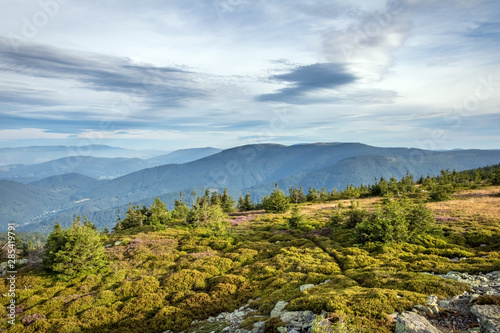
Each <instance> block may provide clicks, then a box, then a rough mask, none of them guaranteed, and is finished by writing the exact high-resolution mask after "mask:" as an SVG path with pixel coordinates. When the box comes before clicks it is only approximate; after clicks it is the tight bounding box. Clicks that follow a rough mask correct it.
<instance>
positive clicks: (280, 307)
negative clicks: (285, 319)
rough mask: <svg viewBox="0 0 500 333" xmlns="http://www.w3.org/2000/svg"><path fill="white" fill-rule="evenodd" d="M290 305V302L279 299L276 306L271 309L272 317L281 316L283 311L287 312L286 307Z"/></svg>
mask: <svg viewBox="0 0 500 333" xmlns="http://www.w3.org/2000/svg"><path fill="white" fill-rule="evenodd" d="M287 305H288V302H284V301H279V302H278V303H276V305H275V306H274V309H273V310H272V311H271V317H280V316H281V314H282V313H283V312H285V307H286V306H287Z"/></svg>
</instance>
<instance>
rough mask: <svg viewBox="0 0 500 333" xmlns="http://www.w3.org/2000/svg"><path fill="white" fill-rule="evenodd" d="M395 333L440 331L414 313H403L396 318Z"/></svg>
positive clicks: (433, 332)
mask: <svg viewBox="0 0 500 333" xmlns="http://www.w3.org/2000/svg"><path fill="white" fill-rule="evenodd" d="M396 333H441V331H439V330H438V329H437V328H435V327H434V326H432V324H431V323H430V322H429V321H428V320H427V319H425V318H424V317H422V316H420V315H418V314H416V313H415V312H403V313H402V314H401V315H399V316H398V321H397V323H396Z"/></svg>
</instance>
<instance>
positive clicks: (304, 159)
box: [0, 143, 500, 225]
mask: <svg viewBox="0 0 500 333" xmlns="http://www.w3.org/2000/svg"><path fill="white" fill-rule="evenodd" d="M499 162H500V151H494V150H488V151H486V150H461V151H447V152H438V151H428V150H421V149H416V148H411V149H408V148H379V147H374V146H369V145H365V144H361V143H319V144H304V145H294V146H284V145H276V144H258V145H245V146H240V147H233V148H230V149H226V150H223V151H221V152H218V153H216V154H213V155H210V156H207V157H204V158H201V159H199V160H196V161H191V162H188V163H184V164H167V165H162V166H157V167H151V168H146V169H142V170H139V171H135V172H133V173H130V174H127V175H124V176H121V177H118V178H115V179H111V180H99V181H92V180H87V181H83V182H85V183H86V184H85V186H84V185H82V184H77V183H78V181H73V183H72V182H70V181H67V182H64V181H62V182H57V181H55V180H54V179H52V180H51V181H50V182H49V181H46V183H44V182H41V183H34V184H30V185H29V186H33V187H35V188H38V189H45V190H47V189H50V191H49V192H48V193H49V194H48V195H50V196H53V197H54V198H58V200H62V202H63V203H65V204H66V206H65V207H64V211H65V212H67V213H71V212H74V213H78V214H90V213H92V212H97V211H101V210H110V209H113V208H115V207H124V206H125V205H127V204H128V203H129V202H141V201H143V200H145V199H148V200H150V198H154V197H156V196H160V197H162V196H165V197H168V198H170V200H169V201H168V202H166V203H167V205H169V206H170V207H172V204H173V199H174V198H177V197H178V193H179V192H180V191H191V190H192V189H196V190H197V191H199V190H202V189H206V188H213V189H217V190H223V189H224V188H228V190H229V191H230V192H231V193H233V195H234V196H238V195H240V194H246V193H247V192H248V193H250V194H251V195H252V197H253V198H254V199H255V200H260V199H261V198H262V196H263V195H265V194H268V193H270V191H272V189H273V188H274V184H275V183H278V184H279V186H280V187H281V188H282V189H284V190H285V191H287V190H288V188H289V187H293V186H303V187H304V189H306V190H307V189H308V188H309V187H316V188H322V187H325V188H326V189H327V190H328V191H330V190H332V189H333V188H336V189H337V190H342V189H344V188H345V186H346V185H347V184H351V183H352V184H354V185H355V186H356V185H360V184H361V183H363V184H365V185H368V184H371V183H373V181H374V178H375V177H380V176H384V177H388V178H389V177H391V176H394V177H396V178H400V177H402V176H404V175H405V174H406V173H407V172H410V173H412V174H413V175H414V176H415V177H419V176H421V175H423V176H426V175H427V174H431V175H435V174H437V173H439V171H440V170H441V169H445V168H450V167H451V168H455V169H457V171H460V170H465V169H471V168H475V167H482V166H486V165H493V164H498V163H499ZM75 177H76V176H74V175H73V180H74V179H76V178H75ZM63 178H64V177H63ZM69 178H71V177H69ZM75 182H76V183H75ZM47 184H52V185H51V186H52V187H50V186H48V185H47ZM23 193H26V194H27V195H29V192H26V191H25V192H23ZM37 193H38V192H35V195H36V194H37ZM61 194H64V196H63V198H62V199H61ZM86 199H88V200H86ZM234 199H237V197H235V198H234ZM30 200H32V199H30V198H28V200H27V201H28V202H29V201H30ZM54 200H55V199H54ZM80 200H85V201H84V202H80ZM52 208H53V207H52V206H50V207H48V209H46V210H48V211H53V210H54V209H52ZM56 208H57V209H61V207H59V206H57V207H56ZM28 211H29V207H27V208H26V214H24V215H23V214H21V213H19V211H18V215H17V216H16V218H17V219H19V220H22V221H25V222H30V221H32V220H33V218H34V217H37V216H40V214H41V212H40V210H39V209H38V208H37V210H35V211H33V212H31V213H30V214H28ZM21 212H22V210H21ZM10 218H11V217H10ZM51 218H53V219H56V218H57V215H55V216H51ZM1 219H3V220H1ZM115 219H116V216H115V217H113V219H112V220H113V221H114V220H115ZM112 220H111V219H110V218H107V222H106V223H107V224H108V225H109V224H111V223H112ZM0 221H1V222H2V223H5V222H6V221H5V216H2V217H0Z"/></svg>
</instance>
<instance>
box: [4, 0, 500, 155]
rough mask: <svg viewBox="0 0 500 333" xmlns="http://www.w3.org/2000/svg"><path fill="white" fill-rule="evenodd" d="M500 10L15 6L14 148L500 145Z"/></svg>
mask: <svg viewBox="0 0 500 333" xmlns="http://www.w3.org/2000/svg"><path fill="white" fill-rule="evenodd" d="M499 40H500V3H499V2H498V0H484V1H483V0H440V1H437V0H436V1H434V0H390V1H378V0H371V1H366V0H364V1H359V0H345V1H344V0H328V1H326V0H325V1H322V0H317V1H314V0H300V1H299V0H287V1H284V0H207V1H205V0H177V1H159V0H145V1H136V0H135V1H130V0H119V1H118V0H107V1H97V0H86V1H76V0H39V1H33V0H23V1H19V0H2V1H0V147H20V146H32V145H89V144H106V145H112V146H118V147H124V148H133V149H157V150H165V151H171V150H174V149H182V148H191V147H207V146H211V147H217V148H229V147H235V146H240V145H245V144H255V143H279V144H285V145H291V144H297V143H311V142H362V143H366V144H370V145H374V146H381V147H389V146H392V147H416V148H422V149H454V148H482V149H500V131H499V130H498V128H499V127H500V126H499V125H500V110H499V106H500V43H499Z"/></svg>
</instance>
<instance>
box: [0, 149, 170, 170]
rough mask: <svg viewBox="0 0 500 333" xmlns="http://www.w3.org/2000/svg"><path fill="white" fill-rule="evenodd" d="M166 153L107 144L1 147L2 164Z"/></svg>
mask: <svg viewBox="0 0 500 333" xmlns="http://www.w3.org/2000/svg"><path fill="white" fill-rule="evenodd" d="M165 153H166V152H164V151H155V150H133V149H124V148H118V147H111V146H106V145H85V146H33V147H15V148H0V166H4V165H9V164H38V163H44V162H48V161H53V160H57V159H61V158H65V157H71V156H93V157H108V158H112V157H127V158H133V157H136V158H151V157H154V156H158V155H161V154H165Z"/></svg>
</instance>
